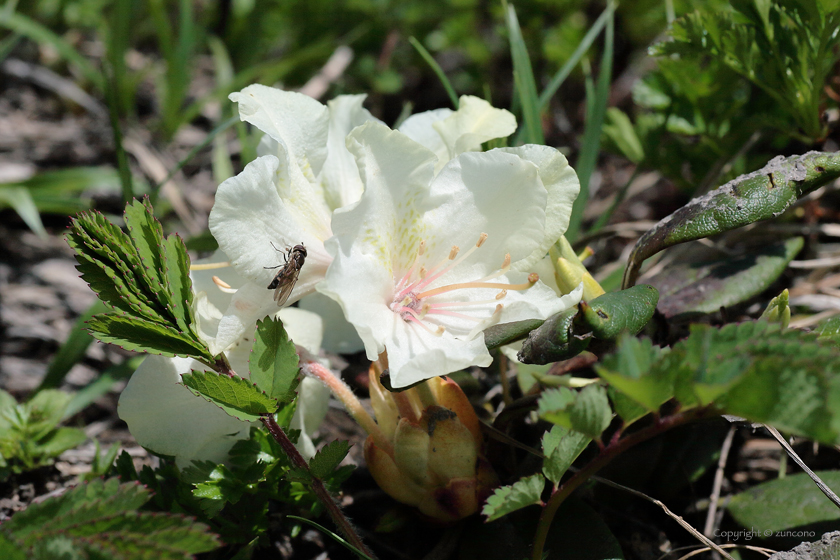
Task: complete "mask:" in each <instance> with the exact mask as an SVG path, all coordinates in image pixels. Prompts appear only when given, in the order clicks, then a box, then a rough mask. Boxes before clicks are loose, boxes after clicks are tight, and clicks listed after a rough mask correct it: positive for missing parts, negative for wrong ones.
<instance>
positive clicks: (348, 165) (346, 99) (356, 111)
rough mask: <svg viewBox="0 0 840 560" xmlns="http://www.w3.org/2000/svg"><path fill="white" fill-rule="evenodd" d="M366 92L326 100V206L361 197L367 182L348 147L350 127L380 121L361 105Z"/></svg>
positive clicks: (353, 200)
mask: <svg viewBox="0 0 840 560" xmlns="http://www.w3.org/2000/svg"><path fill="white" fill-rule="evenodd" d="M365 97H366V96H365V95H339V96H338V97H336V98H335V99H333V100H331V101H329V102H328V103H327V107H329V111H330V128H329V140H328V144H327V159H326V161H325V162H324V166H323V168H322V170H321V175H320V177H319V178H320V179H321V182H322V183H323V184H324V196H325V198H326V201H327V206H329V207H330V208H331V209H333V210H335V209H336V208H341V207H342V206H346V205H348V204H352V203H353V202H356V201H357V200H359V199H360V198H361V197H362V191H363V190H364V185H362V180H361V179H360V178H359V170H358V169H357V168H356V160H355V159H353V156H352V155H351V154H350V152H349V151H348V150H347V146H346V144H345V138H346V137H347V135H348V134H350V131H351V130H353V129H354V128H356V127H357V126H360V125H363V124H365V123H366V122H368V121H376V122H379V121H378V119H376V118H375V117H374V116H373V115H371V114H370V113H369V112H368V111H367V109H365V108H364V107H362V103H364V101H365Z"/></svg>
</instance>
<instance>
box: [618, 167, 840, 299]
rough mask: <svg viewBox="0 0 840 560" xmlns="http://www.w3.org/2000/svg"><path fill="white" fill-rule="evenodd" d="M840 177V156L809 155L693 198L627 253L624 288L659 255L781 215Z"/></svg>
mask: <svg viewBox="0 0 840 560" xmlns="http://www.w3.org/2000/svg"><path fill="white" fill-rule="evenodd" d="M837 177H840V154H837V153H828V152H808V153H807V154H804V155H801V156H791V157H788V158H785V157H782V156H780V157H778V158H775V159H773V160H771V161H770V162H769V163H768V164H767V165H766V166H765V167H764V168H762V169H759V170H758V171H754V172H752V173H749V174H747V175H742V176H741V177H738V178H737V179H735V180H733V181H730V182H729V183H727V184H725V185H723V186H721V187H719V188H717V189H715V190H713V191H712V192H710V193H708V194H706V195H705V196H702V197H700V198H695V199H694V200H692V201H691V202H689V203H688V204H686V205H685V206H683V207H682V208H680V209H679V210H677V211H676V212H674V213H673V214H671V215H670V216H668V217H667V218H665V219H663V220H662V221H660V222H659V223H658V224H656V225H655V226H654V227H653V228H652V229H650V230H649V231H648V232H647V233H645V234H644V235H643V236H642V237H641V238H640V239H639V241H638V242H637V243H636V246H635V247H634V248H633V252H632V253H631V254H630V259H629V261H628V264H627V268H626V270H625V274H624V282H623V286H624V287H625V288H627V287H630V286H632V285H633V284H634V283H635V281H636V277H637V276H638V272H639V268H640V267H641V264H642V262H644V261H645V259H647V258H648V257H650V256H652V255H654V254H656V253H658V252H659V251H661V250H663V249H665V248H667V247H670V246H672V245H676V244H678V243H685V242H686V241H692V240H695V239H701V238H703V237H708V236H710V235H715V234H718V233H723V232H724V231H729V230H731V229H735V228H738V227H741V226H745V225H747V224H750V223H753V222H756V221H759V220H766V219H768V218H773V217H776V216H778V215H780V214H781V213H782V212H784V211H785V210H786V209H788V208H789V207H790V206H791V205H792V204H793V203H794V202H796V200H797V199H799V198H800V197H801V196H804V195H806V194H808V193H809V192H812V191H813V190H815V189H817V188H819V187H821V186H822V185H824V184H826V183H828V182H829V181H832V180H834V179H836V178H837Z"/></svg>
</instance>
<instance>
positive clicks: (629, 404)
mask: <svg viewBox="0 0 840 560" xmlns="http://www.w3.org/2000/svg"><path fill="white" fill-rule="evenodd" d="M607 395H609V397H610V401H612V404H613V410H615V413H616V414H617V415H618V417H619V418H621V421H622V423H623V426H622V427H623V428H626V427H627V426H629V425H630V424H632V423H633V422H635V421H636V420H639V419H640V418H643V417H644V416H646V415H647V414H648V410H647V409H646V408H645V407H643V406H642V405H640V404H639V403H638V402H636V401H634V400H633V399H631V398H630V397H628V396H627V395H625V394H624V393H621V392H619V391H617V390H616V389H615V387H613V386H612V385H610V386H609V387H607Z"/></svg>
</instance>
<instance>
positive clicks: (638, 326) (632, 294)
mask: <svg viewBox="0 0 840 560" xmlns="http://www.w3.org/2000/svg"><path fill="white" fill-rule="evenodd" d="M658 301H659V292H658V291H657V290H656V288H654V287H653V286H649V285H647V284H640V285H638V286H633V287H632V288H630V289H627V290H622V291H620V292H608V293H606V294H604V295H602V296H599V297H597V298H595V299H593V300H592V301H591V302H585V301H582V302H580V310H581V312H582V313H583V318H584V320H585V321H586V325H587V326H588V327H589V328H590V329H591V330H592V334H593V335H595V336H596V337H597V338H600V339H603V340H614V339H616V338H618V336H619V335H620V334H621V333H624V332H628V333H630V334H636V333H638V332H639V331H641V330H642V329H643V328H644V326H645V325H646V324H647V323H648V321H650V318H651V317H653V313H654V311H655V310H656V303H657V302H658Z"/></svg>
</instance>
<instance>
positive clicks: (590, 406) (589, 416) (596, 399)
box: [569, 385, 612, 439]
mask: <svg viewBox="0 0 840 560" xmlns="http://www.w3.org/2000/svg"><path fill="white" fill-rule="evenodd" d="M569 417H570V420H571V426H570V427H571V429H572V430H575V431H576V432H580V433H582V434H584V435H586V436H588V437H589V438H591V439H600V437H601V433H602V432H603V431H604V430H606V429H607V426H609V425H610V421H611V420H612V409H611V408H610V401H609V399H607V391H606V389H604V388H603V387H601V386H600V385H588V386H586V387H584V388H583V389H581V391H580V392H579V393H578V394H577V397H576V398H575V402H574V403H573V404H572V406H571V407H570V408H569Z"/></svg>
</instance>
